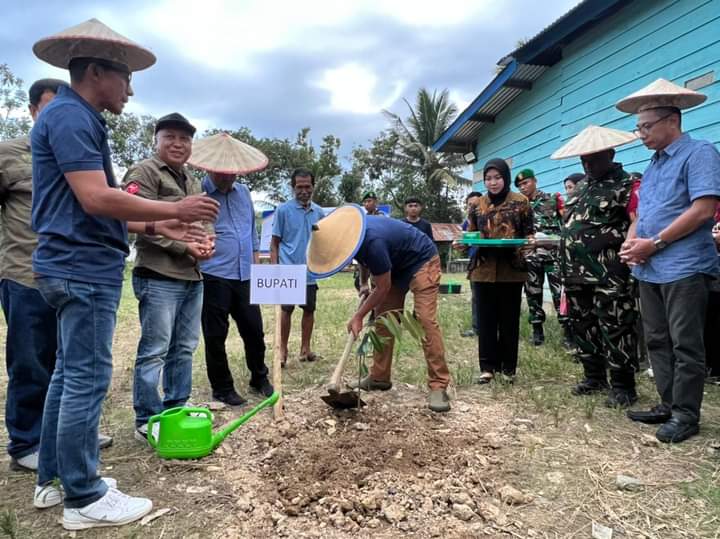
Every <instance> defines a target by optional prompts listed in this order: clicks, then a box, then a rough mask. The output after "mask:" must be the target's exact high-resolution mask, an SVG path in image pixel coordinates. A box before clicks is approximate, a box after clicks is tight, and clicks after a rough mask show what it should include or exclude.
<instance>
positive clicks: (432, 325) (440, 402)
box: [308, 208, 450, 412]
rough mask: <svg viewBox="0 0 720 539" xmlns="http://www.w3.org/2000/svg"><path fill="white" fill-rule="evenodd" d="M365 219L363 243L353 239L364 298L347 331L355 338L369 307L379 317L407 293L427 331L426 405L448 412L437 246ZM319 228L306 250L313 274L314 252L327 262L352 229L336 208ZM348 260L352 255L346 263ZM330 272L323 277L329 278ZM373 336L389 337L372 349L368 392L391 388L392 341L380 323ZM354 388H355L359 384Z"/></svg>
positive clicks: (394, 225) (404, 228)
mask: <svg viewBox="0 0 720 539" xmlns="http://www.w3.org/2000/svg"><path fill="white" fill-rule="evenodd" d="M341 209H342V210H345V209H346V208H341ZM358 210H359V208H358ZM359 211H362V210H359ZM364 219H365V227H364V228H365V235H364V238H362V239H360V238H361V235H357V236H356V237H357V238H358V241H359V247H358V249H357V252H355V253H354V257H355V259H356V260H357V261H358V262H359V263H360V264H361V266H362V268H363V271H362V272H361V286H360V295H361V296H366V299H365V301H364V302H363V303H362V304H361V305H360V307H359V308H358V310H357V312H356V313H355V314H354V315H353V317H352V319H351V320H350V321H349V322H348V331H352V332H353V333H354V334H355V335H358V334H359V333H360V331H361V330H362V326H363V320H364V319H365V317H366V316H367V315H368V313H370V312H371V311H373V309H375V312H376V313H377V314H378V316H382V315H383V313H387V312H388V311H397V310H400V309H402V308H403V306H404V304H405V296H406V294H407V292H408V290H410V291H411V292H412V293H413V296H414V299H415V316H416V317H417V319H418V321H419V322H420V324H421V325H422V327H423V329H424V330H425V337H424V338H423V342H422V346H423V352H424V354H425V361H426V362H427V368H428V385H429V387H430V395H429V397H428V407H429V408H430V409H431V410H433V411H435V412H446V411H448V410H450V403H449V399H448V396H447V392H446V388H447V386H448V383H449V382H450V373H449V371H448V367H447V364H446V362H445V346H444V344H443V337H442V332H441V330H440V325H439V324H438V321H437V298H438V290H439V285H440V274H441V270H440V257H439V256H438V252H437V248H436V247H435V244H434V243H433V242H432V241H431V240H430V238H428V237H427V235H425V234H423V233H422V232H420V231H419V230H417V229H416V228H414V227H412V226H410V225H408V224H406V223H403V222H401V221H397V220H395V219H387V218H383V217H375V216H371V215H368V216H365V217H364ZM317 228H318V230H319V231H324V233H315V234H313V238H312V240H311V243H310V247H309V248H308V269H309V270H310V271H311V272H313V271H315V269H314V260H315V259H316V256H315V255H316V253H317V254H320V256H319V257H317V258H325V256H324V255H325V254H326V253H327V252H328V251H331V250H332V249H334V248H336V246H335V244H336V242H337V241H338V239H337V238H342V240H341V241H345V242H352V238H353V234H354V231H355V229H354V228H352V222H351V219H350V218H348V216H347V215H344V214H342V213H340V210H336V211H335V212H333V213H332V214H330V215H329V216H328V217H326V218H325V219H324V220H322V221H320V222H319V223H318V225H317ZM351 260H352V256H351V257H350V260H347V261H346V262H345V265H347V263H349V262H350V261H351ZM341 267H342V265H340V268H341ZM337 271H339V269H338V270H337ZM328 273H331V272H328ZM328 273H324V274H323V276H328ZM368 273H369V275H371V276H372V278H373V281H374V282H375V288H374V289H373V290H372V292H370V291H369V289H368V285H367V282H368ZM377 332H378V334H379V335H381V336H382V337H385V338H387V341H386V342H385V346H384V347H383V349H382V351H377V350H376V351H375V353H374V355H373V365H372V367H371V369H370V374H369V376H367V377H366V378H364V379H363V380H361V381H360V387H361V388H362V389H364V390H366V391H372V390H381V391H385V390H388V389H390V388H391V387H392V382H391V381H390V374H391V368H392V354H393V346H394V340H393V338H392V336H391V335H390V334H389V332H388V331H387V329H386V328H385V326H384V325H382V324H380V325H378V327H377ZM355 384H356V385H357V382H356V383H355Z"/></svg>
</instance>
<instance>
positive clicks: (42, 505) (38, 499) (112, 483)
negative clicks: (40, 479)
mask: <svg viewBox="0 0 720 539" xmlns="http://www.w3.org/2000/svg"><path fill="white" fill-rule="evenodd" d="M100 479H102V480H103V481H104V482H105V484H106V485H107V486H108V487H109V488H116V487H117V481H116V480H115V479H113V478H112V477H101V478H100ZM64 495H65V493H64V492H63V487H62V485H60V484H57V485H56V484H55V483H49V484H47V485H45V486H42V487H40V486H36V487H35V495H34V496H33V505H34V506H35V507H37V508H38V509H47V508H48V507H55V506H56V505H59V504H60V503H62V501H63V496H64Z"/></svg>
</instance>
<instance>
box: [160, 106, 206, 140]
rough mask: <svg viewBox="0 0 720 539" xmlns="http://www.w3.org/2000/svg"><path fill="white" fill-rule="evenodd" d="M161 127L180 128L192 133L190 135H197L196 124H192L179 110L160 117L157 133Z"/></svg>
mask: <svg viewBox="0 0 720 539" xmlns="http://www.w3.org/2000/svg"><path fill="white" fill-rule="evenodd" d="M161 129H180V130H182V131H186V132H188V133H190V136H193V135H195V131H196V129H195V126H194V125H193V124H191V123H190V122H189V121H188V119H187V118H185V116H183V115H182V114H180V113H178V112H172V113H170V114H167V115H166V116H163V117H162V118H159V119H158V121H157V123H156V124H155V134H157V132H158V131H160V130H161Z"/></svg>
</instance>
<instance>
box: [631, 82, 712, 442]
mask: <svg viewBox="0 0 720 539" xmlns="http://www.w3.org/2000/svg"><path fill="white" fill-rule="evenodd" d="M703 101H705V96H704V95H702V94H699V93H698V92H694V91H692V90H688V89H687V88H683V87H681V86H677V85H675V84H673V83H671V82H669V81H666V80H664V79H659V80H657V81H655V82H654V83H652V84H651V85H649V86H648V87H646V88H643V89H642V90H640V91H638V92H636V93H635V94H633V95H631V96H628V97H627V98H625V99H623V100H621V101H620V102H618V104H617V107H618V109H620V110H622V111H624V112H631V113H635V114H637V129H636V130H635V132H636V133H637V134H638V136H639V137H640V138H641V139H642V141H643V144H645V146H646V147H647V148H649V149H651V150H655V154H654V155H653V156H652V159H651V160H650V165H649V166H648V168H647V170H646V171H645V174H644V175H643V181H642V185H641V187H640V195H639V198H640V205H639V207H638V218H637V219H636V220H635V222H634V223H633V224H632V226H631V227H630V230H629V231H628V235H627V240H626V241H625V244H624V245H623V248H622V250H621V251H620V255H621V257H622V258H623V259H624V260H625V261H626V262H627V263H628V264H630V265H631V266H632V267H633V275H634V276H635V278H636V279H637V280H638V281H639V283H640V308H641V312H642V317H643V326H644V329H645V338H646V342H647V347H648V355H649V357H650V361H651V363H652V367H653V373H654V375H655V384H656V386H657V391H658V393H659V395H660V400H661V402H660V404H659V405H658V406H655V407H654V408H653V409H652V410H650V411H648V412H639V411H631V412H628V417H629V418H630V419H632V420H634V421H641V422H644V423H662V425H661V426H660V428H659V429H658V431H657V433H656V436H657V438H658V440H660V441H661V442H666V443H668V442H673V443H676V442H682V441H683V440H685V439H687V438H689V437H691V436H693V435H695V434H697V433H698V431H699V426H698V423H699V421H700V405H701V403H702V397H703V386H704V381H705V346H704V344H703V330H704V326H705V312H706V307H707V302H708V293H709V288H708V287H709V282H710V281H711V280H712V279H715V278H717V275H718V272H719V269H720V268H718V261H717V254H716V248H715V243H714V241H713V238H712V233H711V231H712V227H713V223H714V221H713V215H714V214H715V206H716V204H717V199H718V197H719V196H720V153H718V150H717V149H716V148H715V146H714V145H713V144H712V143H710V142H707V141H704V140H694V139H692V138H691V137H690V135H688V134H687V133H683V131H682V126H681V113H680V109H684V108H689V107H693V106H695V105H699V104H700V103H702V102H703Z"/></svg>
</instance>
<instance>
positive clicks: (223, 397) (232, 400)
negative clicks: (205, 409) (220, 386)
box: [213, 389, 247, 406]
mask: <svg viewBox="0 0 720 539" xmlns="http://www.w3.org/2000/svg"><path fill="white" fill-rule="evenodd" d="M213 399H215V400H216V401H220V402H224V403H225V404H228V405H230V406H240V405H242V404H245V403H246V402H247V400H245V399H243V398H242V397H241V396H240V395H238V393H237V391H235V390H234V389H230V390H228V391H213Z"/></svg>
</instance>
